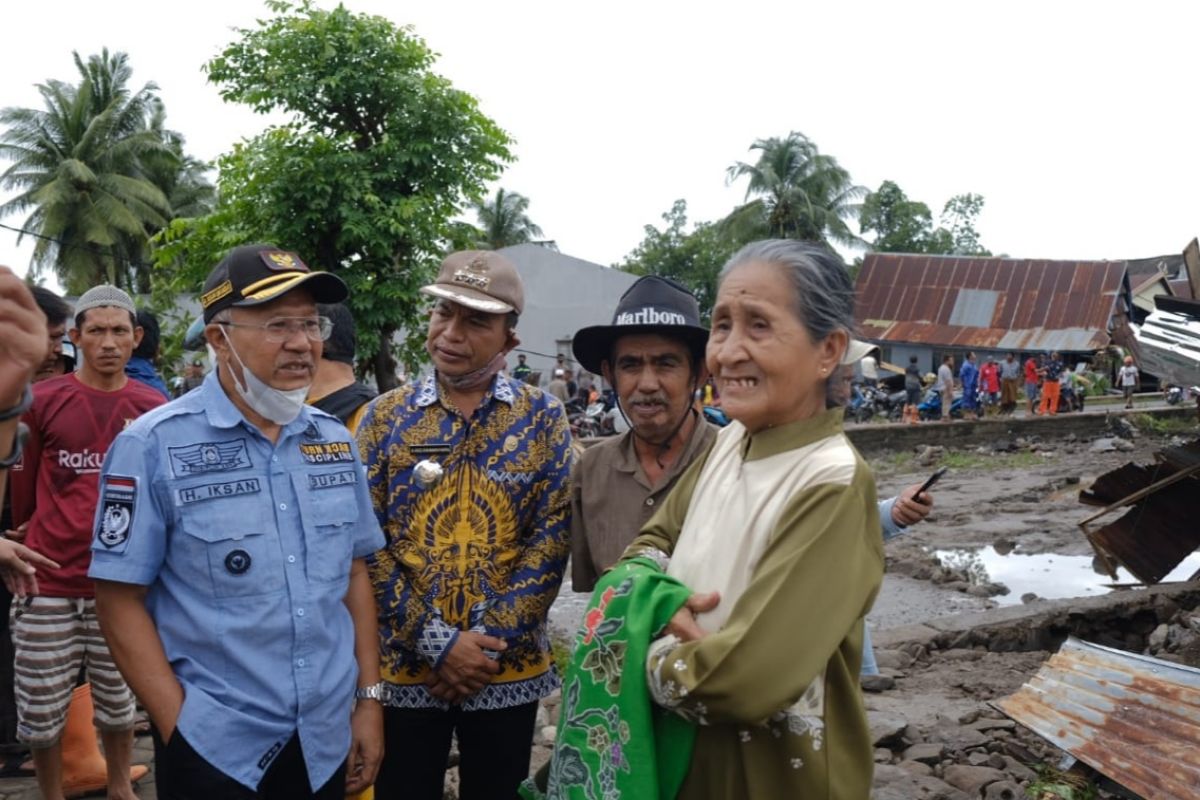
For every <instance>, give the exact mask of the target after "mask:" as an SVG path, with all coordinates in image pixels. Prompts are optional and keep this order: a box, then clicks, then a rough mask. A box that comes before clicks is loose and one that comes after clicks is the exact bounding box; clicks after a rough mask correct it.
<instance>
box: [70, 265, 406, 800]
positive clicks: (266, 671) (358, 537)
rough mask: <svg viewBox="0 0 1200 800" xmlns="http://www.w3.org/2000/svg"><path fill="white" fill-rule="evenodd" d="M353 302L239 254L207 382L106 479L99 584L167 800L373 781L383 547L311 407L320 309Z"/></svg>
mask: <svg viewBox="0 0 1200 800" xmlns="http://www.w3.org/2000/svg"><path fill="white" fill-rule="evenodd" d="M346 294H347V290H346V286H345V284H344V283H342V281H341V280H340V279H339V278H337V277H335V276H334V275H332V274H330V273H326V272H311V271H309V269H308V267H307V266H305V265H304V263H303V262H302V261H301V260H300V258H299V257H298V256H296V255H295V254H294V253H289V252H286V251H284V250H280V249H279V248H276V247H272V246H269V245H248V246H244V247H237V248H234V249H233V250H232V251H230V253H229V254H228V255H227V256H226V257H225V259H224V260H222V261H221V263H220V264H218V265H217V266H216V268H214V269H213V271H212V273H210V274H209V277H208V280H207V281H206V282H205V285H204V289H203V292H202V294H201V296H200V303H201V306H202V307H203V309H204V322H205V328H204V334H205V336H206V338H207V340H208V344H209V346H210V347H211V348H212V349H213V351H214V352H215V353H216V361H217V364H216V369H215V370H214V371H213V372H212V373H210V374H209V376H208V378H207V379H206V380H205V381H204V383H203V384H202V385H201V386H200V387H199V388H198V389H196V390H195V391H193V392H190V393H188V394H187V395H185V396H183V397H181V398H179V399H178V400H176V401H175V402H173V403H170V404H168V405H166V406H164V407H162V408H161V409H159V410H157V411H156V412H152V413H150V414H147V415H145V416H143V417H141V418H139V419H138V420H137V421H135V422H134V423H133V424H131V425H129V426H128V427H127V428H126V429H125V430H124V432H123V433H121V434H120V435H119V436H118V437H117V439H116V441H115V442H114V443H113V444H112V447H111V448H110V449H109V451H108V457H107V458H106V459H105V461H104V467H103V470H102V473H101V477H100V501H99V505H98V508H97V513H96V523H95V527H96V530H95V535H94V539H93V542H92V564H91V569H90V573H89V574H90V575H91V577H92V578H94V579H96V600H97V606H98V611H99V616H100V622H101V625H102V627H103V629H104V634H105V636H106V638H107V639H108V641H109V644H110V647H111V650H112V654H113V658H114V660H115V661H116V663H117V666H118V667H119V668H120V670H121V673H122V674H123V675H124V676H125V679H126V680H127V681H128V682H129V685H130V686H131V687H132V688H133V690H134V692H135V693H136V694H137V696H138V699H139V700H140V701H141V703H142V705H143V706H145V708H146V711H147V712H148V713H149V715H150V719H151V721H152V723H153V726H154V736H155V756H154V757H155V764H156V767H157V768H156V781H157V785H158V791H159V794H160V796H162V797H171V798H182V799H183V800H190V798H197V799H199V798H205V799H206V800H207V798H213V797H221V798H226V800H243V798H244V799H245V800H251V798H256V799H257V800H263V799H264V798H279V800H284V799H285V798H286V799H287V800H293V799H294V798H301V799H303V798H316V799H319V800H325V799H326V798H341V797H343V795H344V793H345V792H346V791H347V790H350V791H357V790H358V789H361V788H363V787H364V786H366V785H368V784H369V783H370V782H371V781H372V780H373V778H374V774H375V772H376V770H377V768H378V764H379V759H380V757H381V754H382V710H381V708H380V705H379V695H378V685H377V684H378V680H379V660H378V639H377V636H376V627H375V626H376V613H375V599H374V595H373V593H372V590H371V584H370V579H369V577H368V575H367V569H366V566H365V564H364V562H363V558H364V557H365V556H366V555H368V554H370V553H373V552H375V551H376V550H378V549H379V548H380V547H382V546H383V535H382V533H381V531H380V529H379V524H378V522H377V521H376V519H375V514H374V510H373V508H372V506H371V498H370V495H369V493H368V491H367V485H366V480H365V475H364V473H363V469H362V465H361V463H360V462H359V460H358V449H357V447H356V446H355V443H354V442H353V440H352V439H351V437H350V434H349V432H348V431H347V430H346V428H345V427H344V426H343V425H342V424H341V422H339V421H338V420H337V419H336V418H335V417H332V416H330V415H328V414H325V413H323V412H321V411H318V410H316V409H313V408H311V407H308V406H305V405H304V400H305V397H306V396H307V394H308V391H309V387H310V385H311V384H312V381H313V374H314V370H315V368H316V362H317V360H318V359H319V358H320V357H321V350H322V344H323V342H324V340H325V339H326V338H327V337H328V336H329V332H330V327H331V324H330V322H329V320H328V319H327V318H325V317H321V316H319V314H318V312H317V306H316V303H317V302H325V303H336V302H341V301H342V300H344V299H345V298H346ZM356 680H357V686H358V690H357V691H356V690H355V686H356ZM355 698H357V703H355Z"/></svg>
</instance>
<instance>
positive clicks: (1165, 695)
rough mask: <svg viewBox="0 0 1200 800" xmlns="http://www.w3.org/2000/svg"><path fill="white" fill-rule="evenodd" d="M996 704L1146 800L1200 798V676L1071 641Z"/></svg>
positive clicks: (1174, 666) (1196, 672) (1179, 667)
mask: <svg viewBox="0 0 1200 800" xmlns="http://www.w3.org/2000/svg"><path fill="white" fill-rule="evenodd" d="M994 705H995V706H996V708H998V709H1000V711H1002V712H1004V713H1005V714H1007V715H1008V716H1010V717H1012V718H1013V719H1014V720H1016V721H1017V722H1019V723H1021V724H1022V725H1024V726H1025V727H1027V728H1029V729H1030V730H1032V731H1034V732H1035V733H1037V734H1038V735H1040V736H1042V737H1043V738H1045V739H1047V740H1048V741H1050V742H1052V743H1053V744H1054V745H1055V746H1057V747H1059V748H1060V749H1062V750H1065V751H1067V752H1068V753H1070V754H1071V755H1073V756H1075V757H1076V758H1078V759H1079V760H1080V761H1082V762H1084V763H1085V764H1088V765H1089V766H1091V767H1092V768H1093V769H1096V770H1098V771H1099V772H1101V773H1102V774H1104V775H1106V776H1108V777H1109V778H1111V779H1112V780H1114V781H1116V782H1117V783H1119V784H1121V785H1122V786H1124V787H1125V788H1127V789H1129V790H1131V791H1133V792H1136V793H1137V794H1139V795H1141V796H1142V797H1146V798H1153V799H1154V800H1194V798H1195V797H1196V795H1197V788H1196V787H1198V786H1200V747H1197V746H1196V742H1198V741H1200V670H1197V669H1193V668H1191V667H1186V666H1182V665H1180V664H1172V663H1170V662H1167V661H1161V660H1159V659H1156V658H1151V657H1149V656H1142V655H1137V654H1136V653H1126V652H1124V651H1121V650H1114V649H1112V648H1109V647H1101V646H1100V645H1095V644H1089V643H1088V642H1083V641H1080V640H1078V639H1074V638H1072V639H1068V640H1067V641H1066V642H1065V643H1064V644H1063V646H1062V648H1061V649H1060V650H1059V651H1058V652H1057V653H1055V654H1054V655H1053V656H1051V657H1050V660H1049V661H1047V662H1046V663H1045V664H1043V665H1042V668H1041V669H1040V670H1039V671H1038V673H1037V675H1035V676H1034V677H1033V678H1032V679H1031V680H1030V681H1029V682H1028V683H1026V684H1025V685H1024V686H1022V687H1021V688H1020V689H1018V690H1017V691H1016V693H1015V694H1013V695H1011V696H1009V697H1006V698H1004V699H1003V700H1000V701H998V702H996V703H995V704H994Z"/></svg>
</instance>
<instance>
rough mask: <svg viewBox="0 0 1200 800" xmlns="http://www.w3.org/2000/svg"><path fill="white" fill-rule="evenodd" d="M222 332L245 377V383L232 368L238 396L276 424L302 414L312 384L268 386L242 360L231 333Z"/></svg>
mask: <svg viewBox="0 0 1200 800" xmlns="http://www.w3.org/2000/svg"><path fill="white" fill-rule="evenodd" d="M221 332H222V333H223V334H224V335H225V343H226V344H228V345H229V352H230V353H232V354H233V357H234V358H235V359H237V362H238V366H239V367H241V368H242V377H243V378H244V379H245V385H243V384H242V382H241V381H239V380H238V377H237V375H236V374H235V373H234V372H233V370H230V377H231V378H233V388H234V389H236V390H237V393H238V396H239V397H241V398H242V400H244V401H245V402H246V405H248V406H250V408H252V409H254V411H255V412H257V413H258V414H260V415H262V416H263V418H265V419H268V420H270V421H271V422H274V423H275V424H276V425H287V424H288V423H289V422H291V421H292V420H294V419H295V418H296V417H298V416H300V409H302V408H303V407H304V401H305V399H306V398H307V397H308V390H309V386H311V384H310V385H309V386H302V387H301V388H299V389H291V390H290V391H286V392H285V391H283V390H282V389H276V388H274V387H273V386H268V385H267V384H266V383H263V382H262V381H261V380H259V379H258V376H256V375H255V374H254V373H253V372H251V371H250V369H249V368H248V367H247V366H246V364H245V362H244V361H242V357H241V356H239V355H238V353H237V350H235V349H234V347H233V342H232V341H230V339H229V335H228V334H225V333H224V328H222V329H221Z"/></svg>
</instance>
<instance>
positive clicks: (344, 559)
mask: <svg viewBox="0 0 1200 800" xmlns="http://www.w3.org/2000/svg"><path fill="white" fill-rule="evenodd" d="M339 467H340V468H338V469H329V468H325V469H320V470H317V469H308V470H305V471H303V472H301V473H299V474H297V473H293V474H292V481H293V484H294V486H295V487H296V495H297V496H298V497H299V498H300V516H301V518H302V520H303V523H304V544H305V548H306V549H307V551H308V558H307V561H306V564H305V567H306V574H307V575H308V579H309V580H310V581H319V582H329V581H348V580H349V578H350V560H351V554H352V552H353V550H354V537H355V534H356V532H357V531H356V526H357V525H358V519H359V503H358V495H357V492H356V490H355V484H356V483H357V482H358V480H359V469H358V466H357V465H356V464H344V465H339Z"/></svg>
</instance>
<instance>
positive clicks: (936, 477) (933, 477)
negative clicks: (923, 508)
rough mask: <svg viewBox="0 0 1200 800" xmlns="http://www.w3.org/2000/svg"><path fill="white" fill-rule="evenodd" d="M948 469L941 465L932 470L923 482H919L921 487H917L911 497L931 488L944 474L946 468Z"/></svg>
mask: <svg viewBox="0 0 1200 800" xmlns="http://www.w3.org/2000/svg"><path fill="white" fill-rule="evenodd" d="M948 469H949V467H941V468H939V469H938V470H937V471H936V472H934V473H933V474H932V475H930V476H929V477H928V478H926V479H925V482H924V483H922V484H921V488H920V489H917V491H915V492H914V493H913V497H916V496H917V495H920V494H922V493H924V492H927V491H929V490H930V489H932V488H933V485H934V484H935V483H937V482H938V481H939V480H941V477H942V476H943V475H945V474H946V470H948Z"/></svg>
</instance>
